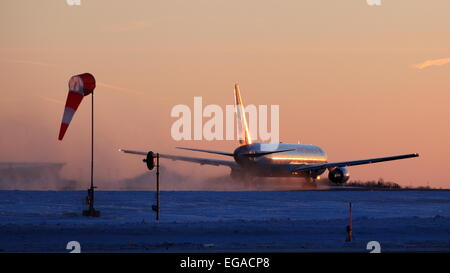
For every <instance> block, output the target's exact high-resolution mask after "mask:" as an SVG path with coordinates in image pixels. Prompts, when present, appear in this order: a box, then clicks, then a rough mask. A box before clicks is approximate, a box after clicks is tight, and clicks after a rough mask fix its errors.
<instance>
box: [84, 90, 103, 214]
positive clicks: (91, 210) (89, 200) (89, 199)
mask: <svg viewBox="0 0 450 273" xmlns="http://www.w3.org/2000/svg"><path fill="white" fill-rule="evenodd" d="M94 189H95V187H94V91H92V99H91V187H90V188H89V189H88V196H87V198H86V202H87V204H88V205H89V208H88V209H87V210H83V215H84V216H92V217H99V216H100V211H99V210H96V209H95V208H94Z"/></svg>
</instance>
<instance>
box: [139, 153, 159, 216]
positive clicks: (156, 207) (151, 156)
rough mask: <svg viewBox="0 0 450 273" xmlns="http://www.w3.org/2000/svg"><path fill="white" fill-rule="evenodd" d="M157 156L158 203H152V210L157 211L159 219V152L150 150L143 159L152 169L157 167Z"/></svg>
mask: <svg viewBox="0 0 450 273" xmlns="http://www.w3.org/2000/svg"><path fill="white" fill-rule="evenodd" d="M155 158H156V205H152V210H153V211H154V212H156V220H157V221H159V214H160V205H159V153H156V155H155V154H154V153H153V152H152V151H150V152H148V153H147V157H146V158H145V159H143V160H142V161H144V162H145V163H146V164H147V168H148V169H149V170H150V171H151V170H153V169H154V168H155Z"/></svg>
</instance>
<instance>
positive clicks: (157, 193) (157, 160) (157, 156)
mask: <svg viewBox="0 0 450 273" xmlns="http://www.w3.org/2000/svg"><path fill="white" fill-rule="evenodd" d="M156 208H157V210H156V220H159V211H160V207H159V153H156Z"/></svg>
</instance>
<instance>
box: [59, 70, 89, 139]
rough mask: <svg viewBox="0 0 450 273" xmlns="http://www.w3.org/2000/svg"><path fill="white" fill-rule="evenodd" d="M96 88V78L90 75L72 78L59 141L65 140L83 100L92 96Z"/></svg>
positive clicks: (85, 74)
mask: <svg viewBox="0 0 450 273" xmlns="http://www.w3.org/2000/svg"><path fill="white" fill-rule="evenodd" d="M94 88H95V78H94V76H92V75H91V74H89V73H84V74H80V75H76V76H73V77H71V78H70V80H69V94H67V100H66V106H65V108H64V115H63V118H62V121H61V127H60V129H59V136H58V139H59V140H62V139H63V137H64V134H65V133H66V131H67V128H68V127H69V124H70V121H71V120H72V118H73V115H74V114H75V111H77V109H78V106H79V105H80V103H81V101H82V100H83V97H84V96H87V95H89V94H91V93H92V92H93V91H94Z"/></svg>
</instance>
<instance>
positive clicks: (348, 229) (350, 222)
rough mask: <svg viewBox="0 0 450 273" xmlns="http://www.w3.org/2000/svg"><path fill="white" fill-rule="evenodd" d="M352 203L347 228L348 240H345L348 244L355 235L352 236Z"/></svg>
mask: <svg viewBox="0 0 450 273" xmlns="http://www.w3.org/2000/svg"><path fill="white" fill-rule="evenodd" d="M352 225H353V223H352V202H350V203H349V224H348V226H347V238H346V239H345V241H346V242H351V241H352V240H353V234H352V230H353V227H352Z"/></svg>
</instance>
